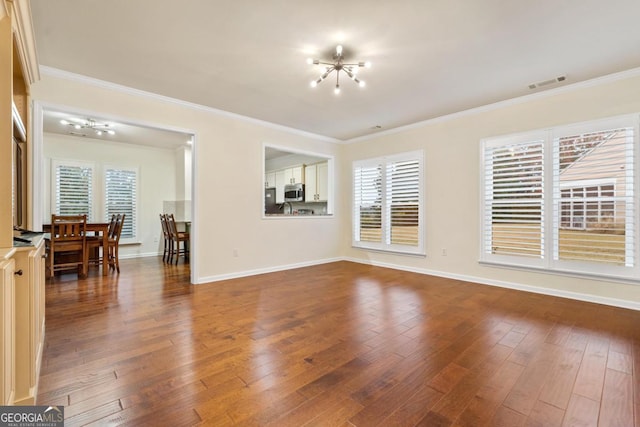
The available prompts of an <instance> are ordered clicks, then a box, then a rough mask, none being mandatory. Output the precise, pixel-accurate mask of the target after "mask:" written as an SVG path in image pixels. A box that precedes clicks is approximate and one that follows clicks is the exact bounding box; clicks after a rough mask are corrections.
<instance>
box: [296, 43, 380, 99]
mask: <svg viewBox="0 0 640 427" xmlns="http://www.w3.org/2000/svg"><path fill="white" fill-rule="evenodd" d="M307 64H310V65H321V66H323V68H324V72H323V73H322V74H321V75H320V77H318V79H317V80H313V81H312V82H311V87H316V86H318V84H320V83H322V82H323V81H324V79H326V78H327V77H328V76H329V74H331V73H332V72H334V71H335V72H336V87H335V89H334V92H335V94H336V95H337V94H339V93H340V71H343V72H344V73H345V74H346V75H347V76H348V77H349V78H351V80H353V81H354V82H356V83H357V84H358V86H360V87H364V86H365V82H364V81H363V80H360V79H359V78H358V77H357V74H358V69H359V68H362V67H366V68H371V63H370V62H354V63H347V62H345V59H344V56H343V48H342V46H341V45H338V46H337V47H336V51H335V53H334V54H333V60H332V62H325V61H321V60H319V59H313V58H309V59H307Z"/></svg>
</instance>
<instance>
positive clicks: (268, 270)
mask: <svg viewBox="0 0 640 427" xmlns="http://www.w3.org/2000/svg"><path fill="white" fill-rule="evenodd" d="M342 260H343V259H342V258H339V257H338V258H325V259H321V260H316V261H307V262H299V263H296V264H286V265H278V266H275V267H266V268H258V269H254V270H245V271H240V272H236V273H227V274H218V275H216V276H208V277H200V279H199V280H198V281H197V282H194V284H204V283H211V282H219V281H221V280H230V279H238V278H241V277H248V276H255V275H257V274H265V273H275V272H277V271H285V270H292V269H294V268H302V267H311V266H314V265H321V264H328V263H331V262H338V261H342Z"/></svg>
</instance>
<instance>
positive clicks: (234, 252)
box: [233, 248, 239, 258]
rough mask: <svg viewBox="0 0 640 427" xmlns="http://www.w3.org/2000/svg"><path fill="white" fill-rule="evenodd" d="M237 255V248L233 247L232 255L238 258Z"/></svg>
mask: <svg viewBox="0 0 640 427" xmlns="http://www.w3.org/2000/svg"><path fill="white" fill-rule="evenodd" d="M238 256H239V255H238V249H236V248H234V249H233V257H234V258H238Z"/></svg>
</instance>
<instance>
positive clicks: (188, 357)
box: [37, 258, 640, 427]
mask: <svg viewBox="0 0 640 427" xmlns="http://www.w3.org/2000/svg"><path fill="white" fill-rule="evenodd" d="M188 281H189V266H188V264H187V265H184V264H182V263H180V264H179V265H178V266H175V265H171V266H169V265H165V264H163V263H162V261H161V260H160V259H158V258H140V259H125V260H122V261H121V274H120V275H117V274H113V273H112V274H110V275H108V276H102V275H101V274H100V273H99V271H98V270H91V271H90V273H89V275H88V277H87V278H86V279H83V280H77V277H75V276H74V275H63V276H59V277H56V278H55V279H53V280H49V281H47V285H46V336H45V347H44V354H43V361H42V369H41V373H40V388H39V394H38V400H37V403H38V404H42V405H47V404H56V405H59V404H62V405H64V406H66V415H67V420H66V425H69V426H75V425H131V426H145V425H149V426H156V425H179V426H180V425H207V426H209V425H212V426H232V425H259V426H264V425H277V426H280V425H296V426H297V425H304V426H325V425H344V426H349V427H362V426H365V427H369V426H376V425H384V426H387V425H399V426H414V425H415V426H417V425H427V426H458V427H461V426H474V427H476V426H509V427H513V426H524V425H560V424H562V423H564V425H594V419H596V420H597V422H598V423H599V425H601V426H607V425H611V426H613V425H624V426H627V425H630V426H632V425H634V423H636V426H637V427H640V426H639V425H637V424H638V420H635V419H634V414H635V417H639V415H638V404H637V403H636V402H635V400H637V396H639V395H640V380H639V378H638V375H639V373H640V331H639V330H638V328H637V325H638V324H640V313H639V312H634V311H630V310H624V309H619V308H614V307H605V306H600V305H597V304H589V303H584V302H579V301H571V300H567V299H561V298H556V297H549V296H544V295H536V294H529V293H525V292H519V291H514V290H509V289H504V288H498V287H490V286H483V285H478V284H473V283H467V282H462V281H459V280H451V279H445V278H439V277H433V276H426V275H421V274H415V273H408V272H402V271H398V270H390V269H385V268H380V267H372V266H366V265H362V264H354V263H350V262H335V263H328V264H323V265H318V266H312V267H306V268H300V269H293V270H287V271H285V272H275V273H270V274H263V275H258V276H252V277H245V278H239V279H233V280H225V281H219V282H216V283H211V284H202V285H197V286H192V285H190V284H189V282H188ZM634 325H635V326H634ZM634 399H635V400H634ZM565 409H566V411H565ZM629 423H630V424H629Z"/></svg>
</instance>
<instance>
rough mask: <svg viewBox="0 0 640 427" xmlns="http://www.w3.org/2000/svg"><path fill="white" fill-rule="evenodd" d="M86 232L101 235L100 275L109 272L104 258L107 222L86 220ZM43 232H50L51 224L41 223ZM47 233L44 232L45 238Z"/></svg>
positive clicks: (106, 245)
mask: <svg viewBox="0 0 640 427" xmlns="http://www.w3.org/2000/svg"><path fill="white" fill-rule="evenodd" d="M86 230H87V233H93V234H94V235H96V236H100V237H102V250H101V251H100V261H101V262H100V264H102V275H103V276H106V275H107V273H108V272H109V263H108V262H107V261H108V260H106V259H105V256H107V254H108V249H107V248H108V247H109V223H108V222H87V228H86ZM42 231H43V232H44V233H51V224H42ZM46 238H47V235H46V234H45V239H46Z"/></svg>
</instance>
